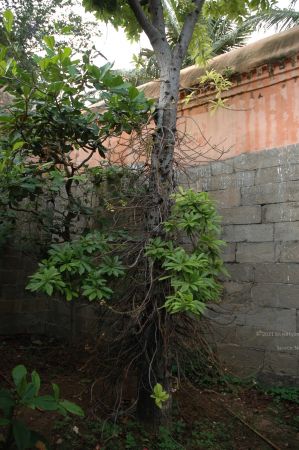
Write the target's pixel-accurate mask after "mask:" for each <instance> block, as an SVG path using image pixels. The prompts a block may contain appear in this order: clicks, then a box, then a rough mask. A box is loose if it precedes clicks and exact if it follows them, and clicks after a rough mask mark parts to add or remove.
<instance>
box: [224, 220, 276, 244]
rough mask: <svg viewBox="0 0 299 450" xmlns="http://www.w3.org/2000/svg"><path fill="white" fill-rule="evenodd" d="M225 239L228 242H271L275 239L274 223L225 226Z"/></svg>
mask: <svg viewBox="0 0 299 450" xmlns="http://www.w3.org/2000/svg"><path fill="white" fill-rule="evenodd" d="M223 239H224V240H225V241H227V242H269V241H272V240H273V225H272V224H250V225H227V226H224V227H223Z"/></svg>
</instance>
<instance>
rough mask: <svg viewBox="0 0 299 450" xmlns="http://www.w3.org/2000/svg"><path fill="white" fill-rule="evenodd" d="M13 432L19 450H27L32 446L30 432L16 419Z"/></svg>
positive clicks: (13, 422)
mask: <svg viewBox="0 0 299 450" xmlns="http://www.w3.org/2000/svg"><path fill="white" fill-rule="evenodd" d="M12 432H13V435H14V438H15V442H16V444H17V447H18V450H25V449H27V448H30V446H31V433H30V430H29V429H28V428H27V427H26V425H24V423H23V422H21V421H19V420H16V419H14V420H13V421H12Z"/></svg>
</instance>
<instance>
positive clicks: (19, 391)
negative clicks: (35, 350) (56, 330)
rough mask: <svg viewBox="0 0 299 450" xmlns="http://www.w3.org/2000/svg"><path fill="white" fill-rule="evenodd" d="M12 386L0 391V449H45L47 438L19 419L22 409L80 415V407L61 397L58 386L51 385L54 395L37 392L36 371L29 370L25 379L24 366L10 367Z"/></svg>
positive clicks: (46, 447)
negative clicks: (0, 441)
mask: <svg viewBox="0 0 299 450" xmlns="http://www.w3.org/2000/svg"><path fill="white" fill-rule="evenodd" d="M12 379H13V388H12V389H4V388H2V389H1V390H0V411H1V412H2V417H0V427H1V428H2V427H3V428H4V432H5V433H6V438H5V443H4V444H3V446H2V448H3V450H10V449H12V448H15V446H16V447H17V449H18V450H26V449H30V448H39V449H40V450H47V449H49V446H48V444H47V440H46V439H45V438H44V437H43V436H42V435H40V434H39V433H38V432H36V431H34V430H31V429H30V428H28V427H27V425H26V423H25V422H23V421H22V420H20V419H19V418H18V413H19V412H20V411H22V410H23V409H24V408H29V409H36V410H39V411H43V412H45V411H56V412H58V413H60V414H62V415H63V416H66V415H67V414H68V413H71V414H75V415H77V416H80V417H83V416H84V412H83V410H82V409H81V408H80V406H78V405H76V404H75V403H72V402H70V401H68V400H63V399H61V398H60V393H59V387H58V386H57V384H54V383H53V384H52V388H53V394H52V395H50V394H48V395H39V391H40V387H41V380H40V376H39V374H38V373H37V372H36V371H33V372H32V373H31V380H30V381H28V373H27V369H26V367H25V366H23V365H19V366H16V367H15V368H14V369H13V370H12Z"/></svg>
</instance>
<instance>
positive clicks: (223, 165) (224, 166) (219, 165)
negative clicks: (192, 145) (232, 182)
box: [211, 159, 234, 175]
mask: <svg viewBox="0 0 299 450" xmlns="http://www.w3.org/2000/svg"><path fill="white" fill-rule="evenodd" d="M211 170H212V175H221V174H223V173H233V170H234V165H233V160H232V159H226V160H224V161H216V162H213V163H212V164H211Z"/></svg>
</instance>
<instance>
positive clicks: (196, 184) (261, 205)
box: [182, 145, 299, 382]
mask: <svg viewBox="0 0 299 450" xmlns="http://www.w3.org/2000/svg"><path fill="white" fill-rule="evenodd" d="M182 181H183V184H185V185H189V186H190V187H192V188H194V189H196V190H198V191H200V190H205V191H208V192H209V193H210V195H211V196H212V198H214V199H215V201H216V203H217V206H218V210H219V213H220V215H221V216H222V221H223V239H224V240H226V241H227V247H226V249H225V251H224V259H225V261H226V266H227V269H228V271H229V273H230V278H229V279H224V280H223V285H224V293H223V301H222V303H221V304H219V305H210V307H209V309H208V311H207V313H206V322H208V323H209V329H211V330H212V335H213V339H214V340H215V341H216V344H217V347H218V351H219V357H220V359H221V360H222V362H223V363H224V365H226V366H227V367H228V368H229V369H231V370H233V371H234V372H235V373H237V374H239V375H243V376H250V375H254V376H258V377H260V378H261V379H265V380H268V381H269V380H272V379H273V378H284V379H287V380H288V381H289V382H291V381H294V382H296V377H298V376H299V145H290V146H287V147H282V148H278V149H269V150H264V151H259V152H258V153H249V154H248V153H247V154H242V155H240V156H237V157H234V158H230V159H227V160H225V161H221V162H220V161H216V162H212V163H210V164H208V165H206V166H201V167H198V168H193V169H192V170H191V171H190V174H189V176H188V177H185V178H184V180H182Z"/></svg>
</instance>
